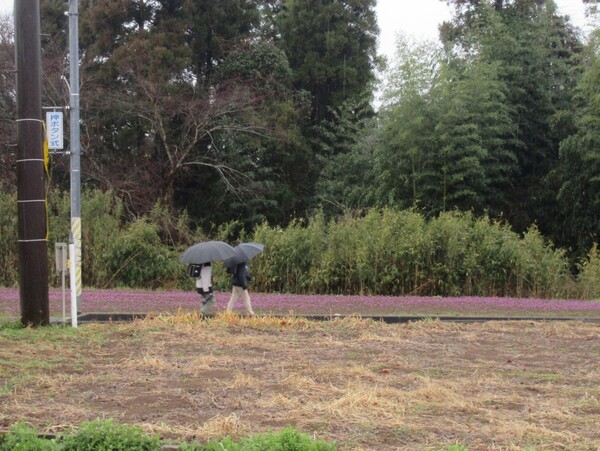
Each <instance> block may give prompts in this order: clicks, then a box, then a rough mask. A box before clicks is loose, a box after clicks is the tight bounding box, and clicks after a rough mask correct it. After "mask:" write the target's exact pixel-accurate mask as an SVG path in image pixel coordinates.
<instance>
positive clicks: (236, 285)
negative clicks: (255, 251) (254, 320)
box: [225, 262, 254, 316]
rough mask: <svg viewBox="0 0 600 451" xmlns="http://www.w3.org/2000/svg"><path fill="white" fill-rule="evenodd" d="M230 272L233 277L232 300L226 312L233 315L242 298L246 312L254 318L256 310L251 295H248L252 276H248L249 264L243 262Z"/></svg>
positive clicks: (230, 269) (229, 269) (229, 270)
mask: <svg viewBox="0 0 600 451" xmlns="http://www.w3.org/2000/svg"><path fill="white" fill-rule="evenodd" d="M228 272H230V273H232V275H231V285H233V287H232V289H231V299H229V303H228V304H227V308H226V310H225V311H226V312H228V313H231V312H232V311H233V308H234V307H235V304H236V303H237V301H238V300H239V299H240V298H241V299H242V301H243V302H244V307H245V309H246V312H247V313H248V315H250V316H254V310H252V303H251V302H250V293H248V282H249V281H250V276H249V275H248V263H247V262H242V263H239V264H238V265H236V266H235V267H233V268H228Z"/></svg>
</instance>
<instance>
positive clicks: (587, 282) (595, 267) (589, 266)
mask: <svg viewBox="0 0 600 451" xmlns="http://www.w3.org/2000/svg"><path fill="white" fill-rule="evenodd" d="M577 282H578V285H579V289H580V296H581V298H582V299H599V298H600V252H599V251H598V246H597V244H594V245H593V246H592V249H590V251H589V252H588V255H587V257H586V259H585V260H584V261H583V262H582V263H580V265H579V275H578V277H577Z"/></svg>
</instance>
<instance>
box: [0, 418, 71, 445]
mask: <svg viewBox="0 0 600 451" xmlns="http://www.w3.org/2000/svg"><path fill="white" fill-rule="evenodd" d="M58 449H59V446H58V444H57V443H56V441H54V440H49V439H46V438H42V437H39V436H38V433H37V431H36V430H35V429H33V428H32V427H30V426H28V425H27V424H25V423H16V424H14V425H12V426H11V427H10V430H9V433H8V434H6V435H5V436H4V437H1V436H0V451H54V450H58Z"/></svg>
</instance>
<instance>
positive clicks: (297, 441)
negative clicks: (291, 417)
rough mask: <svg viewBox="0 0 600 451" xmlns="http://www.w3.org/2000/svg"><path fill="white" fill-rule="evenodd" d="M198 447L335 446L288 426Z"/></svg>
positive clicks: (275, 450) (323, 449)
mask: <svg viewBox="0 0 600 451" xmlns="http://www.w3.org/2000/svg"><path fill="white" fill-rule="evenodd" d="M183 449H184V448H182V450H183ZM191 449H194V448H191ZM199 449H202V450H203V451H223V450H227V451H280V450H285V451H335V449H336V446H335V444H333V443H329V442H326V441H324V440H313V439H312V438H311V437H310V436H308V435H307V434H304V433H302V432H299V431H296V430H295V429H292V428H290V427H288V428H286V429H283V430H282V431H280V432H267V433H265V434H259V435H255V436H254V437H251V438H247V439H242V440H240V441H239V443H235V442H233V441H232V440H231V439H229V438H228V439H225V440H222V441H211V442H208V443H207V444H206V445H205V446H204V447H202V448H199Z"/></svg>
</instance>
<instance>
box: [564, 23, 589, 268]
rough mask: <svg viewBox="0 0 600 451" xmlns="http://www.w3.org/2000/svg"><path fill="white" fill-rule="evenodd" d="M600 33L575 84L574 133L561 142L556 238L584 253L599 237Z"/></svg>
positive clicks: (575, 252)
mask: <svg viewBox="0 0 600 451" xmlns="http://www.w3.org/2000/svg"><path fill="white" fill-rule="evenodd" d="M599 49H600V36H598V35H597V36H596V37H595V38H594V40H593V41H592V42H591V44H590V52H591V57H590V62H589V63H588V65H587V67H586V70H585V72H584V74H583V77H582V78H581V82H580V83H579V85H578V88H577V97H576V99H577V101H578V103H579V104H580V108H579V109H578V111H577V114H576V119H575V124H576V127H577V131H576V133H574V134H573V135H571V136H569V137H568V138H566V139H565V140H564V141H563V142H562V143H561V146H560V165H559V167H558V169H557V171H556V172H557V176H558V179H559V180H560V190H559V191H558V197H557V198H558V202H559V207H560V208H559V212H560V213H559V215H558V216H557V217H556V218H555V221H556V223H555V227H556V229H555V230H554V231H553V232H554V235H555V236H556V239H557V241H558V242H559V243H560V244H561V245H563V246H568V247H569V248H570V249H571V250H572V251H573V253H574V254H575V255H576V256H578V257H583V256H585V254H586V253H587V252H588V251H589V249H591V248H592V245H593V244H594V243H597V242H598V238H599V237H600V226H599V224H600V56H599V55H600V52H599Z"/></svg>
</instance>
